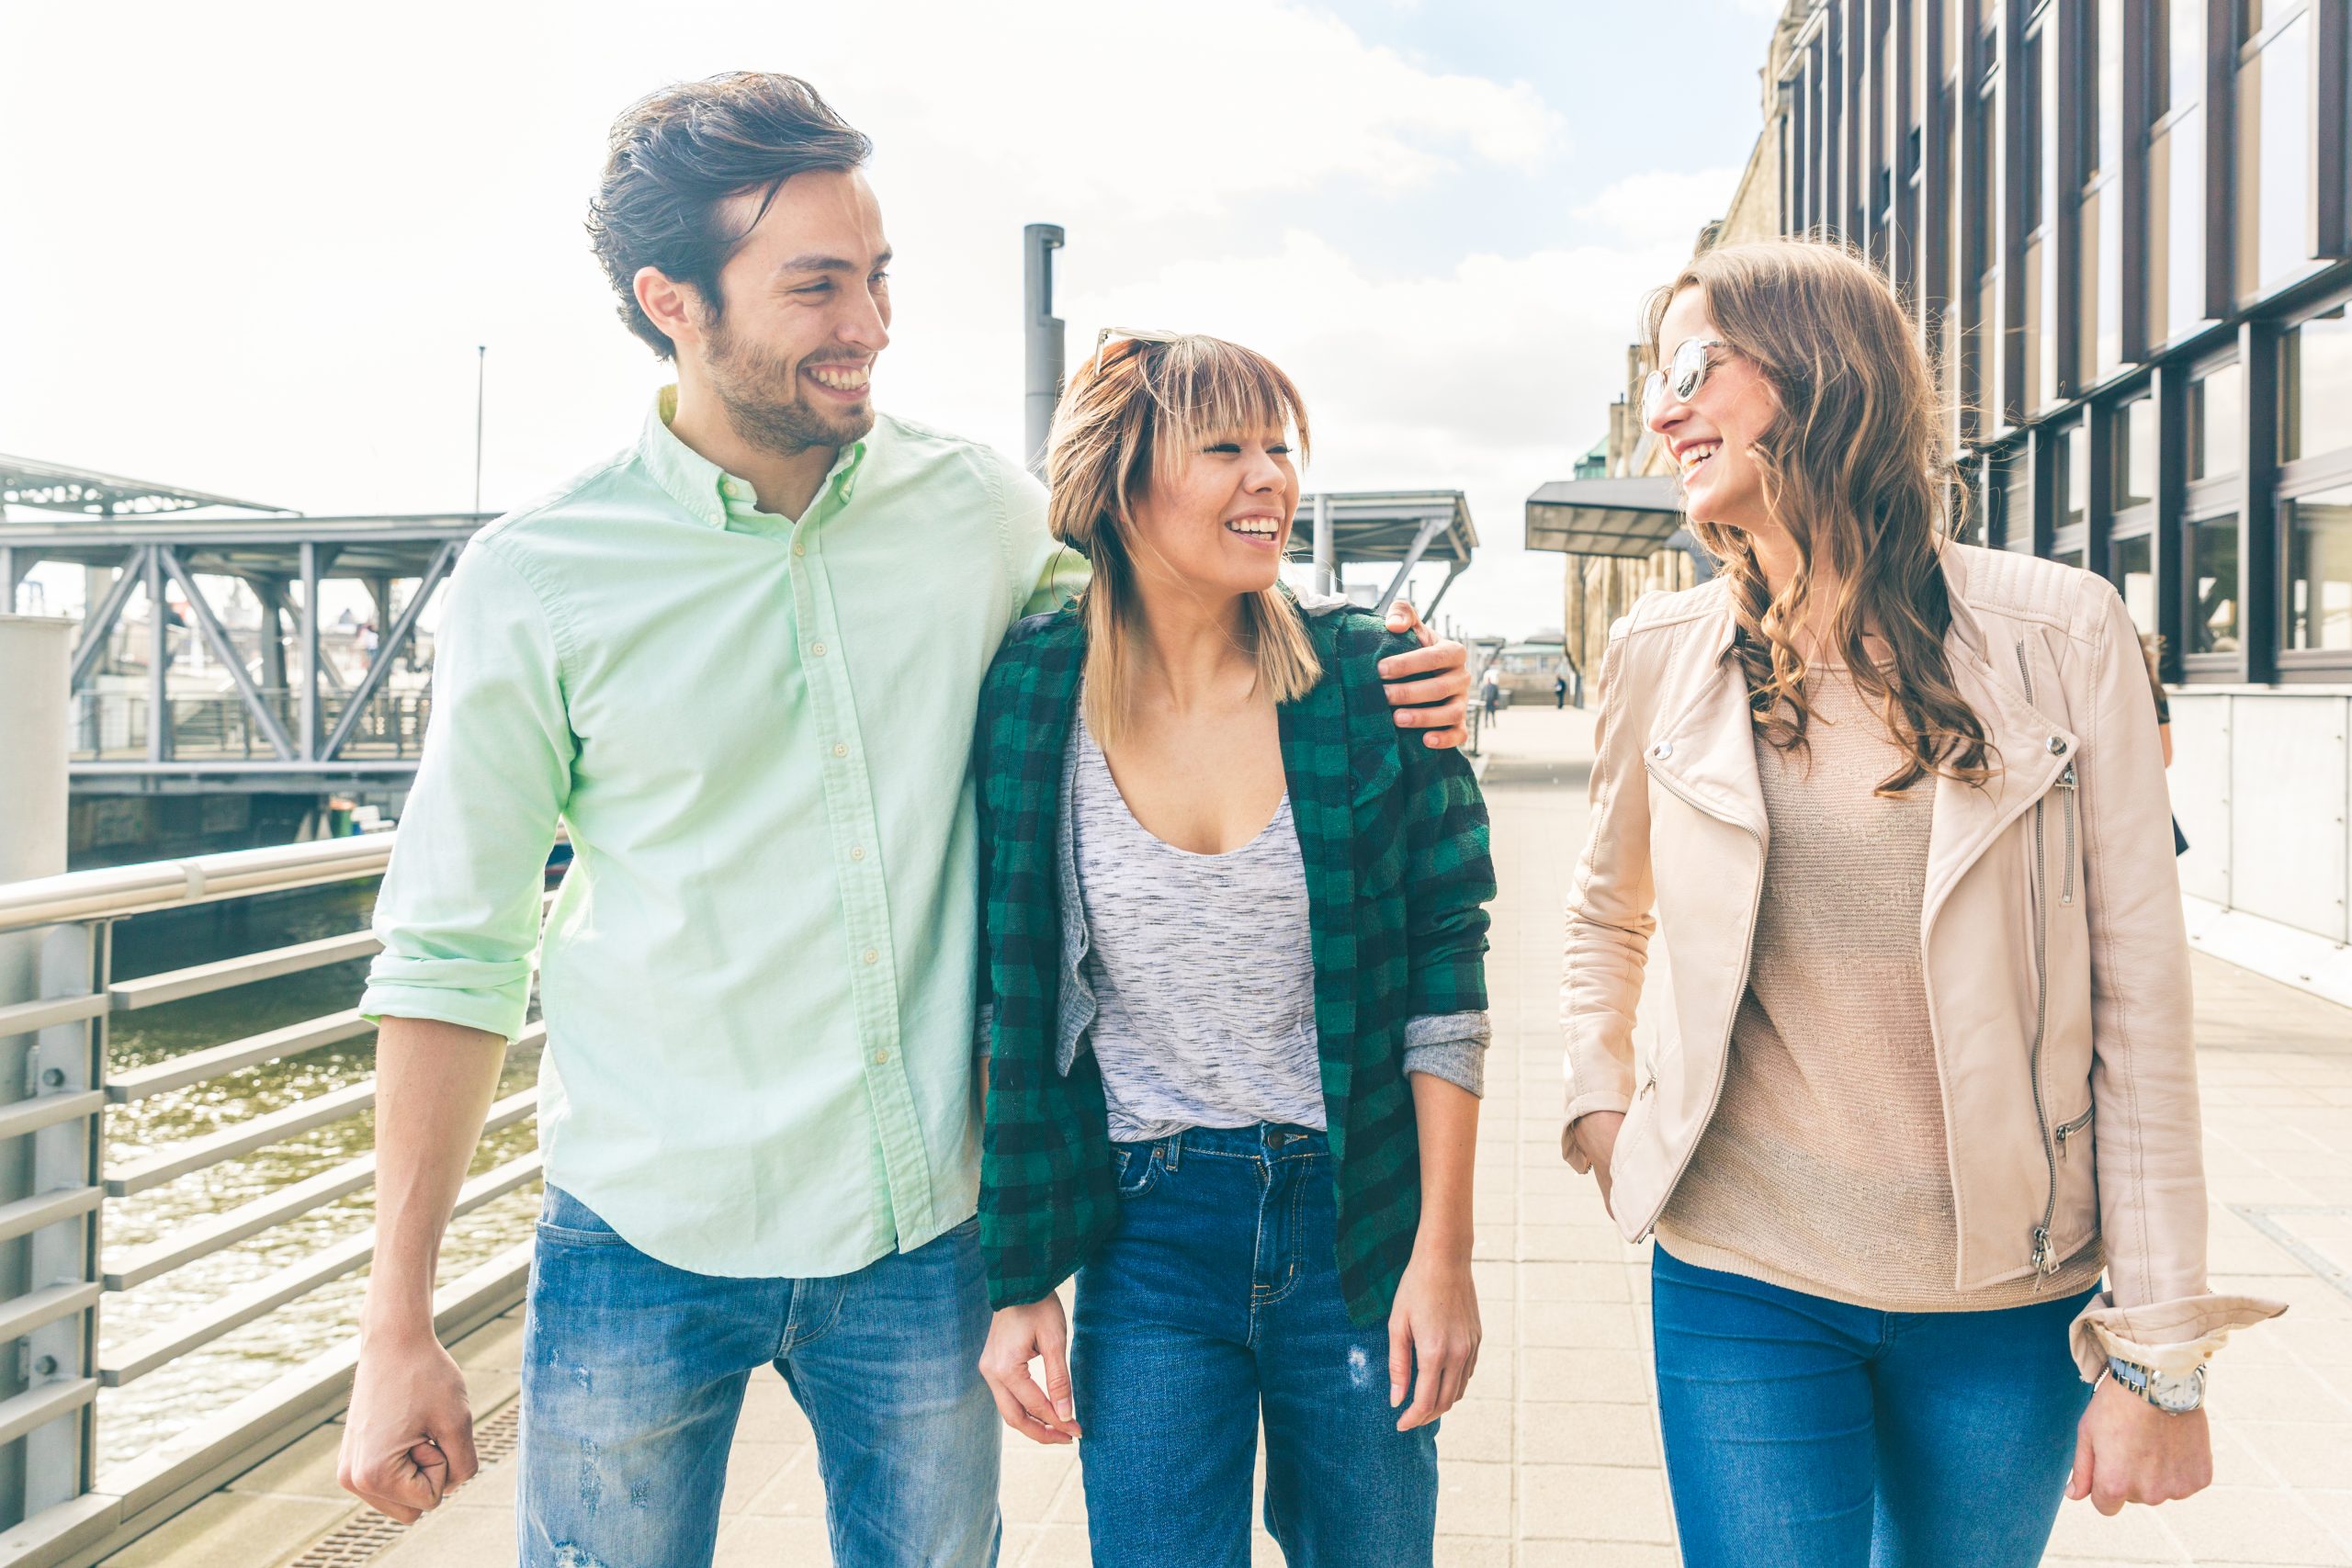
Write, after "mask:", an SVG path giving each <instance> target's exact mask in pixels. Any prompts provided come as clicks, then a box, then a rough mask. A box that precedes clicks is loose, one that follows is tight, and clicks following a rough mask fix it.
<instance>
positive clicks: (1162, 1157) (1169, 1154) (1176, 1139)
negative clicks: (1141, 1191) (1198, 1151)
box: [1159, 1133, 1184, 1170]
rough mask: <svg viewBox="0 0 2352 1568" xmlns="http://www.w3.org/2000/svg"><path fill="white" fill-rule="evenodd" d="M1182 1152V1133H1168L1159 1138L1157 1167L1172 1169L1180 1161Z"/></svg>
mask: <svg viewBox="0 0 2352 1568" xmlns="http://www.w3.org/2000/svg"><path fill="white" fill-rule="evenodd" d="M1183 1153H1184V1134H1182V1133H1170V1134H1168V1136H1166V1137H1164V1138H1162V1139H1160V1140H1159V1168H1160V1169H1162V1170H1174V1169H1175V1168H1177V1166H1178V1165H1179V1164H1180V1163H1181V1162H1182V1156H1183Z"/></svg>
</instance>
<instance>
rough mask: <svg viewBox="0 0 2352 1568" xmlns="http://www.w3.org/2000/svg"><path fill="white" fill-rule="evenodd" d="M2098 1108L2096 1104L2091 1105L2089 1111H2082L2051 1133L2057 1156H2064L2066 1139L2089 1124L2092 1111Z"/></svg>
mask: <svg viewBox="0 0 2352 1568" xmlns="http://www.w3.org/2000/svg"><path fill="white" fill-rule="evenodd" d="M2097 1110H2098V1107H2097V1106H2093V1107H2091V1110H2090V1111H2084V1112H2083V1113H2082V1114H2081V1115H2080V1116H2077V1117H2075V1119H2074V1120H2073V1121H2072V1122H2066V1123H2064V1125H2063V1126H2060V1127H2059V1128H2057V1129H2056V1130H2055V1131H2054V1132H2052V1134H2051V1136H2052V1137H2053V1138H2055V1139H2056V1140H2057V1142H2058V1157H2059V1158H2060V1159H2064V1158H2065V1157H2066V1140H2067V1139H2069V1138H2071V1137H2073V1136H2074V1135H2075V1134H2077V1133H2079V1132H2081V1131H2082V1130H2083V1129H2084V1128H2086V1127H2087V1126H2089V1125H2090V1124H2091V1115H2092V1112H2093V1111H2097Z"/></svg>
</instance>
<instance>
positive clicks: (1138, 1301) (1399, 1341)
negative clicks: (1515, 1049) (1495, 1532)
mask: <svg viewBox="0 0 2352 1568" xmlns="http://www.w3.org/2000/svg"><path fill="white" fill-rule="evenodd" d="M1306 445H1307V421H1306V410H1305V408H1304V407H1303V406H1302V405H1301V403H1300V400H1299V397H1298V393H1297V390H1296V389H1295V387H1294V386H1293V385H1292V383H1291V381H1290V378H1288V377H1286V376H1284V375H1283V373H1282V371H1281V370H1279V369H1277V368H1276V367H1274V366H1273V365H1272V364H1271V363H1270V362H1268V361H1267V360H1266V359H1265V358H1263V357H1262V356H1261V355H1257V354H1254V353H1251V352H1250V350H1248V349H1245V348H1240V347H1238V346H1236V345H1235V344H1229V343H1226V342H1223V341H1220V340H1218V339H1216V338H1210V337H1196V336H1186V337H1176V338H1158V337H1148V338H1146V337H1124V338H1117V339H1114V340H1113V341H1112V342H1111V343H1110V344H1109V345H1108V346H1107V347H1104V348H1103V349H1102V350H1101V351H1099V352H1098V353H1097V354H1096V355H1095V356H1094V357H1093V358H1092V359H1091V360H1090V361H1089V362H1088V363H1087V364H1085V365H1084V366H1082V367H1080V369H1079V371H1078V373H1077V374H1076V375H1075V376H1073V377H1072V378H1071V379H1070V386H1069V391H1068V392H1067V393H1066V394H1065V395H1064V397H1063V400H1062V406H1061V410H1060V412H1059V414H1058V415H1057V418H1056V420H1055V423H1054V434H1053V439H1052V442H1051V444H1050V446H1049V448H1048V455H1047V458H1046V468H1047V475H1048V479H1049V480H1050V482H1051V485H1052V491H1053V501H1052V506H1051V510H1050V512H1049V513H1048V514H1047V518H1048V524H1049V526H1050V527H1051V529H1052V531H1053V534H1054V536H1055V537H1057V538H1058V539H1061V540H1063V541H1065V542H1066V543H1068V544H1069V545H1070V546H1071V547H1073V548H1075V549H1078V550H1080V551H1082V552H1083V553H1084V554H1085V556H1086V558H1088V560H1090V561H1091V562H1092V563H1093V567H1094V579H1093V581H1091V583H1089V584H1088V585H1087V587H1086V589H1085V590H1084V592H1082V593H1081V594H1080V597H1079V601H1078V603H1077V604H1073V605H1071V606H1069V607H1068V608H1065V609H1062V610H1058V611H1056V612H1054V613H1052V614H1050V615H1038V616H1035V617H1033V618H1031V619H1029V620H1027V621H1024V622H1023V623H1022V624H1021V625H1020V626H1017V627H1015V628H1014V629H1013V631H1012V635H1011V636H1009V637H1007V638H1006V639H1005V643H1004V647H1003V649H1002V651H1001V652H1000V653H999V654H998V655H997V660H996V667H995V668H994V669H993V670H992V671H989V678H988V682H987V684H986V685H985V686H984V687H982V689H981V693H980V721H979V739H978V759H979V761H978V769H979V788H980V839H981V855H982V863H983V864H984V866H985V867H986V870H985V873H984V875H983V881H984V882H985V883H986V885H987V887H988V890H989V904H988V929H987V940H988V953H989V962H988V966H987V969H986V971H985V978H986V980H987V981H988V990H989V994H990V995H992V997H993V998H994V1002H993V1009H992V1012H991V1027H990V1030H989V1044H988V1063H987V1075H988V1076H987V1083H988V1114H987V1121H986V1127H985V1132H984V1134H983V1145H982V1146H983V1149H984V1151H985V1152H984V1154H983V1155H982V1157H981V1164H980V1240H981V1251H982V1253H983V1255H984V1256H985V1257H986V1258H987V1260H988V1272H989V1297H990V1299H991V1300H992V1301H993V1302H994V1303H995V1304H996V1306H997V1308H998V1311H997V1314H996V1320H995V1324H994V1325H993V1326H992V1327H991V1328H990V1329H989V1341H988V1348H987V1351H986V1353H985V1354H984V1355H983V1356H982V1357H981V1360H980V1368H981V1371H982V1373H983V1374H984V1375H985V1376H986V1377H987V1379H988V1381H989V1386H990V1387H991V1388H992V1389H993V1390H994V1392H995V1394H996V1403H997V1408H998V1410H999V1411H1000V1412H1001V1414H1002V1415H1003V1416H1004V1421H1005V1424H1006V1425H1007V1426H1009V1427H1012V1429H1013V1430H1014V1431H1015V1432H1018V1433H1021V1434H1022V1435H1023V1436H1024V1437H1027V1438H1032V1439H1033V1440H1035V1441H1037V1442H1041V1443H1057V1442H1069V1441H1070V1440H1071V1439H1072V1438H1078V1437H1080V1434H1081V1432H1082V1433H1083V1442H1082V1443H1081V1445H1080V1449H1079V1461H1080V1466H1081V1468H1082V1470H1083V1472H1084V1480H1085V1486H1086V1522H1087V1531H1088V1534H1089V1535H1090V1537H1091V1540H1092V1545H1093V1559H1094V1561H1095V1562H1100V1563H1103V1564H1106V1565H1107V1564H1112V1563H1132V1564H1142V1563H1149V1562H1181V1563H1209V1562H1215V1563H1231V1564H1240V1563H1244V1562H1248V1561H1249V1558H1250V1477H1251V1470H1252V1467H1253V1461H1254V1460H1255V1457H1256V1454H1257V1450H1258V1433H1259V1428H1260V1424H1261V1421H1262V1423H1263V1426H1264V1429H1265V1434H1266V1528H1267V1529H1269V1530H1270V1531H1271V1532H1272V1535H1273V1537H1274V1539H1275V1540H1276V1541H1277V1542H1278V1543H1279V1544H1280V1546H1281V1547H1282V1551H1283V1557H1284V1558H1285V1559H1286V1560H1287V1561H1288V1562H1293V1563H1297V1564H1317V1563H1320V1564H1363V1565H1367V1568H1368V1565H1371V1564H1395V1565H1398V1568H1403V1565H1406V1564H1427V1563H1429V1562H1430V1561H1431V1554H1432V1551H1433V1550H1434V1544H1435V1538H1436V1531H1437V1505H1438V1452H1437V1427H1436V1422H1437V1419H1438V1417H1439V1416H1442V1415H1444V1414H1445V1413H1446V1411H1447V1410H1449V1409H1451V1408H1452V1407H1453V1404H1454V1402H1455V1401H1456V1400H1458V1399H1460V1398H1461V1397H1462V1393H1463V1390H1464V1386H1465V1385H1466V1384H1467V1382H1468V1381H1469V1378H1470V1374H1471V1371H1472V1370H1473V1369H1474V1367H1475V1366H1476V1362H1477V1357H1478V1339H1479V1326H1478V1303H1477V1293H1476V1289H1475V1287H1474V1285H1473V1283H1472V1280H1471V1272H1470V1253H1471V1246H1470V1243H1471V1228H1472V1226H1471V1221H1472V1203H1471V1178H1472V1174H1473V1169H1474V1165H1475V1161H1476V1144H1477V1132H1478V1098H1477V1097H1478V1095H1479V1094H1480V1092H1481V1090H1482V1088H1483V1085H1484V1077H1483V1070H1482V1064H1483V1058H1484V1055H1485V1052H1486V1047H1487V1035H1488V1028H1489V1026H1488V1022H1487V1010H1486V1009H1487V987H1486V975H1485V967H1484V956H1483V955H1484V954H1485V952H1486V948H1487V912H1486V909H1485V908H1484V907H1483V906H1484V905H1485V904H1486V903H1487V901H1488V900H1489V899H1491V898H1492V897H1494V896H1495V877H1494V867H1493V864H1492V863H1491V862H1490V860H1489V859H1488V855H1487V813H1486V807H1485V806H1484V805H1483V804H1482V802H1481V801H1480V799H1479V794H1478V784H1477V780H1476V776H1475V775H1474V774H1473V773H1471V770H1470V765H1469V763H1468V762H1466V761H1464V760H1463V759H1462V758H1461V757H1460V756H1459V755H1457V754H1453V753H1449V752H1443V751H1431V750H1429V749H1428V748H1426V747H1424V746H1422V745H1420V744H1419V743H1418V742H1417V741H1416V740H1415V739H1413V738H1411V737H1409V736H1408V737H1403V738H1400V737H1399V736H1398V735H1397V731H1396V730H1395V728H1393V727H1392V726H1390V725H1389V724H1388V722H1387V720H1386V716H1385V709H1384V705H1383V703H1382V701H1381V695H1382V694H1381V691H1380V678H1379V676H1378V675H1377V674H1376V673H1375V671H1374V665H1375V663H1376V661H1377V660H1378V659H1379V656H1380V655H1381V654H1382V653H1383V652H1384V651H1389V650H1392V649H1394V648H1395V647H1396V646H1397V645H1396V643H1395V640H1394V639H1393V638H1387V637H1383V635H1382V628H1381V623H1380V621H1379V619H1378V618H1377V617H1376V616H1374V615H1372V614H1371V613H1369V612H1367V611H1363V610H1359V609H1352V608H1350V607H1348V606H1346V605H1345V604H1340V603H1336V602H1334V603H1328V604H1320V605H1317V607H1315V608H1313V609H1308V608H1306V607H1303V606H1302V605H1301V604H1299V603H1298V601H1297V599H1296V598H1295V596H1294V595H1293V594H1292V593H1291V592H1289V591H1288V590H1287V589H1285V588H1284V587H1283V586H1282V582H1281V578H1280V570H1281V566H1282V558H1283V544H1284V541H1285V539H1286V538H1287V537H1288V535H1289V532H1290V527H1291V524H1292V520H1293V518H1294V517H1295V513H1296V512H1297V509H1298V470H1297V468H1296V467H1295V462H1294V448H1295V452H1296V456H1297V457H1304V456H1305V455H1306ZM1244 931H1246V932H1247V933H1248V935H1247V938H1246V942H1247V946H1248V949H1249V953H1250V959H1249V962H1248V963H1247V964H1239V965H1237V964H1235V963H1234V962H1233V952H1234V942H1235V937H1236V933H1238V932H1244ZM1041 938H1042V939H1043V940H1041ZM1056 938H1058V941H1057V940H1056ZM1073 1271H1075V1272H1076V1274H1077V1276H1078V1307H1077V1330H1076V1335H1075V1337H1074V1339H1073V1338H1072V1337H1070V1335H1069V1329H1068V1326H1067V1325H1066V1324H1065V1320H1064V1318H1063V1314H1062V1304H1061V1301H1060V1298H1059V1297H1057V1295H1056V1294H1055V1293H1054V1292H1055V1289H1056V1287H1057V1286H1058V1285H1060V1284H1061V1282H1062V1281H1063V1280H1066V1279H1068V1278H1069V1276H1070V1274H1071V1273H1072V1272H1073ZM1066 1344H1067V1345H1068V1346H1069V1355H1068V1357H1067V1358H1066V1357H1065V1353H1064V1347H1065V1345H1066ZM1039 1358H1042V1359H1043V1360H1044V1362H1045V1369H1046V1378H1045V1385H1044V1387H1043V1388H1042V1389H1041V1388H1040V1387H1039V1386H1038V1384H1037V1382H1036V1381H1035V1378H1033V1377H1032V1375H1031V1374H1030V1371H1029V1365H1030V1362H1031V1361H1032V1360H1033V1359H1039Z"/></svg>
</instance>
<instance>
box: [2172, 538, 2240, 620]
mask: <svg viewBox="0 0 2352 1568" xmlns="http://www.w3.org/2000/svg"><path fill="white" fill-rule="evenodd" d="M2188 579H2189V581H2190V583H2191V584H2192V585H2193V592H2194V594H2195V597H2194V598H2193V599H2192V600H2191V601H2190V604H2189V606H2188V626H2186V627H2185V628H2184V629H2185V630H2186V631H2187V633H2188V649H2187V650H2186V651H2188V652H2189V653H2234V652H2236V651H2237V647H2238V520H2237V518H2236V517H2235V516H2234V515H2232V516H2226V517H2209V518H2206V519H2204V520H2203V521H2201V522H2198V523H2192V524H2190V525H2189V527H2188Z"/></svg>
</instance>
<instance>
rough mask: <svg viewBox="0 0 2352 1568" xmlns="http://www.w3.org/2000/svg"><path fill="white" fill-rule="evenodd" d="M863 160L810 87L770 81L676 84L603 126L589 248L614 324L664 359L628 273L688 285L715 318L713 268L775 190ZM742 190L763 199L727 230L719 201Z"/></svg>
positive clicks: (665, 348)
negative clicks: (607, 287)
mask: <svg viewBox="0 0 2352 1568" xmlns="http://www.w3.org/2000/svg"><path fill="white" fill-rule="evenodd" d="M873 152H874V143H873V142H871V141H868V140H867V139H866V138H865V136H864V135H863V134H862V133H860V132H859V131H857V130H854V129H853V128H852V127H851V126H850V125H849V123H848V122H847V121H845V120H843V119H842V117H841V116H839V115H837V114H835V113H834V112H833V109H832V106H831V105H830V104H828V103H826V102H825V100H824V99H823V98H822V97H820V96H819V95H818V92H817V89H816V88H814V87H812V86H810V85H809V84H808V83H806V82H803V81H802V80H800V78H799V77H797V76H786V75H782V74H779V73H775V72H770V71H730V72H729V73H726V74H725V75H722V76H713V77H712V78H710V79H709V80H708V81H707V82H681V83H678V84H677V85H674V86H669V87H664V88H662V90H661V91H660V92H658V93H654V94H652V95H650V96H648V97H645V98H641V99H639V101H638V102H637V103H635V104H632V105H630V106H629V107H628V109H627V110H625V111H623V113H622V115H621V117H620V118H618V119H616V120H615V121H614V122H613V134H612V144H611V153H610V156H608V157H607V158H606V159H605V177H604V179H603V180H602V181H601V182H600V183H599V184H598V185H597V187H596V197H595V199H594V201H592V202H590V203H589V204H588V235H589V239H590V241H591V242H592V243H593V244H594V249H595V252H596V259H597V260H598V261H600V262H602V263H604V265H605V276H607V277H609V278H611V279H612V281H613V291H614V292H615V293H616V294H618V295H619V296H620V314H621V321H622V322H623V323H624V324H626V325H627V326H628V330H629V331H631V332H633V333H636V334H637V335H638V336H639V337H641V338H643V339H644V340H645V341H646V343H647V344H650V346H651V347H652V349H653V352H654V353H656V354H658V355H661V356H662V358H664V359H667V358H669V357H671V355H672V354H673V352H674V350H675V345H674V344H672V343H671V341H670V335H669V334H668V333H665V332H663V331H662V329H661V328H659V327H657V326H655V325H654V324H653V322H652V321H650V320H649V319H648V318H647V316H646V314H645V312H644V310H641V309H639V306H638V303H637V288H636V278H637V273H638V269H639V267H647V266H650V267H656V268H659V269H660V270H661V273H662V276H664V277H667V278H669V279H670V280H671V281H672V282H673V283H686V284H692V285H693V286H694V288H695V290H696V291H697V292H698V293H700V294H701V296H702V298H703V299H704V300H705V301H706V302H707V304H708V305H709V307H710V309H711V310H712V311H713V312H714V313H716V312H717V311H718V310H719V309H720V300H719V297H718V270H719V268H721V267H723V266H725V265H727V259H728V257H729V256H731V255H733V254H735V248H736V247H737V246H738V245H740V244H741V243H743V240H744V238H745V236H746V235H748V234H749V233H750V232H751V231H752V229H755V228H757V227H758V226H759V220H760V219H761V218H763V217H765V216H766V215H767V209H768V204H769V203H770V202H773V201H774V200H775V193H776V191H777V190H778V189H779V188H781V187H782V186H783V185H784V182H785V181H786V180H788V179H790V178H791V177H792V176H793V175H802V174H807V173H809V171H810V170H812V169H826V170H837V171H838V170H848V169H854V168H856V167H858V166H859V165H860V164H864V163H865V160H866V159H867V158H868V157H869V156H871V155H872V154H873ZM749 190H759V191H763V192H764V193H765V195H764V196H763V197H762V199H761V202H760V209H759V213H758V215H757V216H755V217H753V218H752V221H751V222H750V223H747V224H745V225H743V226H742V228H741V230H740V231H729V229H728V228H726V227H723V226H722V225H721V224H720V223H719V221H718V206H719V203H720V202H722V201H724V200H726V199H727V198H728V197H731V196H737V195H741V193H742V192H744V191H749Z"/></svg>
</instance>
